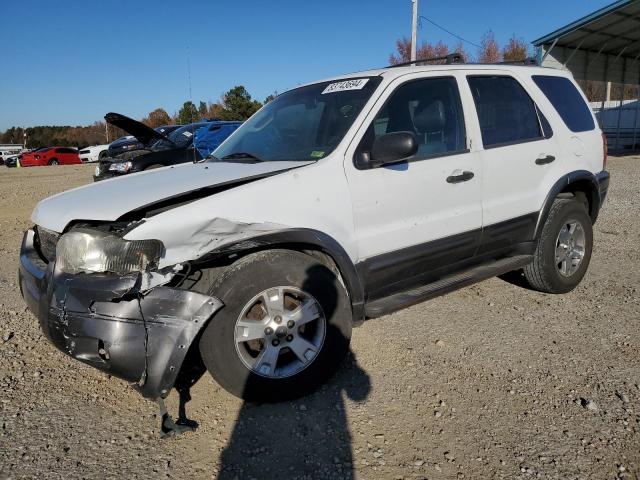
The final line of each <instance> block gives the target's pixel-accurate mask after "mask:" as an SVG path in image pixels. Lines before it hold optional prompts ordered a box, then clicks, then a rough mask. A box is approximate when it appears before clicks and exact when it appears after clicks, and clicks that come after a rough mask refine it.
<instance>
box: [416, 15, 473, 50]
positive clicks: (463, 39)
mask: <svg viewBox="0 0 640 480" xmlns="http://www.w3.org/2000/svg"><path fill="white" fill-rule="evenodd" d="M423 18H424V19H425V20H426V21H427V22H429V23H430V24H432V25H433V26H435V27H438V28H439V29H440V30H443V31H445V32H447V33H448V34H449V35H452V36H454V37H456V38H457V39H458V40H460V41H462V42H465V43H468V44H469V45H473V46H474V47H476V48H482V47H481V46H480V45H478V44H477V43H473V42H471V41H469V40H467V39H465V38H462V37H461V36H460V35H456V34H455V33H453V32H451V31H449V30H447V29H446V28H444V27H443V26H441V25H438V24H437V23H436V22H434V21H433V20H431V19H429V18H427V17H425V16H424V15H420V17H418V19H419V20H422V19H423ZM420 28H422V25H420Z"/></svg>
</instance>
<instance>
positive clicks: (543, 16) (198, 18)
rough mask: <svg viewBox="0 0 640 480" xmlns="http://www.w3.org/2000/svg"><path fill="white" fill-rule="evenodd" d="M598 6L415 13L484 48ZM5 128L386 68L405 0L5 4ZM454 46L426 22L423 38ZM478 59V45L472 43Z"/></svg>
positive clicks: (142, 111)
mask: <svg viewBox="0 0 640 480" xmlns="http://www.w3.org/2000/svg"><path fill="white" fill-rule="evenodd" d="M608 3H609V2H607V1H597V0H565V1H562V2H558V1H557V0H538V1H536V2H522V1H513V0H510V1H507V0H494V1H490V2H484V1H477V0H476V1H472V0H469V1H462V0H458V1H447V2H436V1H433V0H420V14H421V15H425V16H427V17H429V18H430V19H432V20H433V21H435V22H436V23H439V24H440V25H442V26H443V27H445V28H447V29H448V30H451V31H453V32H455V33H458V34H459V35H461V36H462V37H464V38H467V39H468V40H470V41H472V42H474V43H479V41H480V37H481V36H482V34H483V33H484V32H485V31H487V30H489V29H491V30H493V32H494V33H495V35H496V38H497V40H498V41H499V43H501V44H504V43H505V42H506V41H507V40H508V38H509V37H510V36H511V35H512V34H516V35H517V36H519V37H522V38H524V39H525V40H526V41H528V42H529V41H531V40H534V39H535V38H537V37H539V36H541V35H543V34H546V33H549V32H550V31H552V30H554V29H556V28H557V27H560V26H562V25H564V24H566V23H568V22H570V21H573V20H575V19H577V18H578V17H580V16H583V15H585V14H588V13H590V12H591V11H593V10H596V9H598V8H601V7H603V6H604V5H607V4H608ZM1 11H2V12H3V15H2V17H3V21H2V28H1V29H0V45H2V50H3V54H2V56H1V58H2V60H1V61H0V65H2V73H1V74H0V131H1V130H5V129H6V128H8V127H10V126H13V125H16V126H24V127H29V126H33V125H86V124H90V123H92V122H93V121H95V120H99V119H101V118H102V116H103V115H104V114H105V113H106V112H109V111H117V112H121V113H124V114H126V115H130V116H132V117H134V118H141V117H142V116H144V115H146V114H147V113H148V112H149V111H151V110H153V109H154V108H157V107H163V108H165V109H166V110H167V111H168V112H169V113H170V114H171V113H173V112H175V111H177V110H178V109H179V108H180V106H181V105H182V103H183V102H184V101H185V100H187V99H188V98H189V86H188V80H187V56H189V57H190V63H191V84H192V98H193V100H194V101H196V102H197V101H199V100H206V101H216V100H218V99H219V97H220V95H221V94H222V93H223V92H225V91H226V90H228V89H229V88H231V87H233V86H235V85H244V86H245V87H246V88H247V89H248V91H249V92H250V93H251V94H252V95H253V96H254V97H255V98H257V99H259V100H263V99H264V98H265V97H266V96H267V95H268V94H270V93H272V92H273V91H276V90H277V91H279V92H282V91H284V90H286V89H289V88H291V87H295V86H296V85H298V84H300V83H305V82H308V81H313V80H316V79H321V78H324V77H327V76H331V75H334V74H340V73H348V72H351V71H357V70H363V69H367V68H372V67H378V66H384V65H386V64H387V59H388V57H389V54H390V53H392V51H393V49H394V44H395V40H396V39H397V38H398V37H402V36H403V35H406V36H409V34H410V24H411V17H410V15H411V2H410V0H322V1H318V0H316V1H313V0H307V1H304V0H297V1H290V0H272V1H263V0H242V1H241V0H235V1H224V0H208V1H207V0H191V1H171V2H170V1H165V0H129V1H121V0H110V1H97V0H84V1H65V0H59V1H55V2H53V1H50V0H2V1H1ZM424 40H427V41H432V42H436V41H438V40H443V41H445V42H446V43H449V44H450V45H454V44H455V43H456V39H455V38H453V37H451V36H450V35H448V34H447V33H445V32H443V31H441V30H438V29H437V28H436V27H434V26H432V25H430V24H428V23H426V22H423V25H422V28H421V30H419V31H418V43H420V42H421V41H424ZM467 47H468V48H469V49H470V50H471V52H472V53H475V49H474V48H473V47H471V46H467Z"/></svg>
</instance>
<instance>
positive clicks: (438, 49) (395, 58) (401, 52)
mask: <svg viewBox="0 0 640 480" xmlns="http://www.w3.org/2000/svg"><path fill="white" fill-rule="evenodd" d="M448 54H449V47H448V46H447V45H446V44H445V43H443V42H442V40H440V41H438V43H436V44H435V45H432V44H431V43H429V42H423V43H422V44H421V45H420V46H419V47H418V48H417V49H416V59H418V60H420V59H421V58H433V57H444V56H446V55H448ZM410 61H411V40H409V39H408V38H405V37H403V38H400V39H398V40H396V52H395V53H392V54H391V55H390V56H389V64H391V65H397V64H399V63H405V62H410ZM434 63H444V60H438V61H435V62H434Z"/></svg>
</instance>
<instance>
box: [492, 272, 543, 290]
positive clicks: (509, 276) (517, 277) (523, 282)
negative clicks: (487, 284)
mask: <svg viewBox="0 0 640 480" xmlns="http://www.w3.org/2000/svg"><path fill="white" fill-rule="evenodd" d="M498 278H499V279H500V280H504V281H505V282H507V283H510V284H511V285H515V286H516V287H520V288H524V289H525V290H531V291H532V292H535V291H536V290H534V289H533V288H531V286H530V285H529V282H527V279H526V278H524V272H523V271H522V270H514V271H512V272H507V273H503V274H502V275H499V276H498Z"/></svg>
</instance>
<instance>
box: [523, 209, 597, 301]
mask: <svg viewBox="0 0 640 480" xmlns="http://www.w3.org/2000/svg"><path fill="white" fill-rule="evenodd" d="M573 205H579V206H580V207H581V208H584V210H585V214H586V213H587V212H586V208H585V206H584V204H583V203H582V202H580V201H579V200H577V199H574V198H557V199H556V200H555V201H554V202H553V205H552V206H551V209H550V210H549V215H548V216H547V219H546V221H545V224H544V227H543V228H542V232H541V234H540V238H539V239H538V242H537V245H536V250H535V252H534V254H533V261H532V262H531V263H530V264H529V265H527V266H525V267H524V276H525V279H526V280H527V283H528V284H529V286H530V287H531V288H533V289H534V290H537V291H539V292H543V293H564V292H559V291H558V289H557V287H556V285H554V282H553V278H552V276H551V275H552V273H551V272H555V271H556V265H554V264H549V262H548V261H547V259H546V258H545V255H544V253H545V252H544V248H543V246H544V245H546V244H548V242H553V244H555V237H556V235H557V233H556V232H555V231H554V229H553V223H554V220H555V218H556V217H558V216H559V215H562V212H563V211H564V210H565V209H567V208H569V207H572V206H573Z"/></svg>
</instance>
